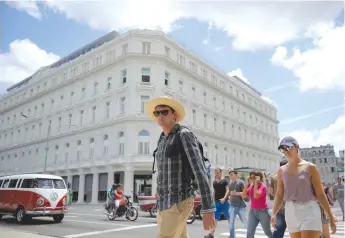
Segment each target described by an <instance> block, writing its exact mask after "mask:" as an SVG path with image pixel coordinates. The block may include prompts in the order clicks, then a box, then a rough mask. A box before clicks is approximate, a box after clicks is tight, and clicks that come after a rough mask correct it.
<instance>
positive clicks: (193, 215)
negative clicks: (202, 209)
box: [150, 202, 196, 224]
mask: <svg viewBox="0 0 345 238" xmlns="http://www.w3.org/2000/svg"><path fill="white" fill-rule="evenodd" d="M157 208H158V202H156V206H154V207H153V208H152V209H151V210H150V215H151V216H152V217H156V216H157V210H158V209H157ZM195 219H196V212H195V210H194V209H193V210H192V212H191V213H190V215H189V218H188V219H187V224H192V223H193V222H194V221H195Z"/></svg>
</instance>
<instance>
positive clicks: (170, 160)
mask: <svg viewBox="0 0 345 238" xmlns="http://www.w3.org/2000/svg"><path fill="white" fill-rule="evenodd" d="M145 112H146V114H147V115H148V116H149V117H150V118H152V119H153V120H155V121H156V122H157V124H158V125H159V126H160V127H161V128H162V130H163V132H162V134H161V136H160V138H159V141H158V148H157V153H156V154H155V158H156V160H157V170H158V174H157V195H156V196H157V202H158V209H159V211H158V214H157V222H158V229H159V237H160V238H163V237H164V238H187V237H188V232H187V219H188V217H189V215H190V213H191V211H192V209H193V205H194V193H193V187H192V185H191V178H192V177H193V176H194V177H195V180H196V183H197V185H198V188H199V192H200V195H201V204H202V212H203V225H204V229H205V230H212V229H214V227H215V218H214V211H215V204H214V199H213V197H212V193H211V187H210V185H209V177H208V173H207V170H206V167H205V165H204V163H203V158H202V155H201V152H200V149H199V145H198V140H197V138H196V137H195V135H194V134H193V133H192V132H191V131H190V130H188V129H187V128H185V127H181V126H180V125H179V124H178V123H179V122H180V121H182V120H183V118H184V116H185V112H184V108H183V106H182V105H181V104H180V103H179V102H178V101H176V100H174V99H172V98H169V97H165V96H164V97H158V98H154V99H152V100H150V101H149V102H147V104H146V105H145ZM178 144H181V146H178ZM186 162H187V163H188V165H190V166H183V165H186V164H185V163H186Z"/></svg>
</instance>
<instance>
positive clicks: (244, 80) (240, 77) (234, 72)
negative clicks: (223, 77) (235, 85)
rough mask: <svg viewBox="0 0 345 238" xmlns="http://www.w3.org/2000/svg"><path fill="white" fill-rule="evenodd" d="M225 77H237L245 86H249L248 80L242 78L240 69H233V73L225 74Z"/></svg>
mask: <svg viewBox="0 0 345 238" xmlns="http://www.w3.org/2000/svg"><path fill="white" fill-rule="evenodd" d="M227 75H228V76H230V77H233V76H237V77H238V78H239V79H241V80H242V81H243V82H245V83H246V84H249V85H250V82H249V80H248V79H247V78H246V77H244V75H243V72H242V69H240V68H237V69H235V70H233V71H231V72H229V73H227Z"/></svg>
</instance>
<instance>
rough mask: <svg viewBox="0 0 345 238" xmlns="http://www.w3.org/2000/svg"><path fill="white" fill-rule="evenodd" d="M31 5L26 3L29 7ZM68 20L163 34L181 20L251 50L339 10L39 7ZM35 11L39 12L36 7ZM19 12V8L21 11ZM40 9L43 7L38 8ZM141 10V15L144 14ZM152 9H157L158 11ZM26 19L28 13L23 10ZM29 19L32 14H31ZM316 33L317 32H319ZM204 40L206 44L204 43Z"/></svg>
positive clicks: (165, 1) (238, 5) (325, 5)
mask: <svg viewBox="0 0 345 238" xmlns="http://www.w3.org/2000/svg"><path fill="white" fill-rule="evenodd" d="M34 3H35V1H31V4H34ZM40 4H42V5H44V6H46V7H48V9H51V10H53V11H56V12H59V13H62V14H64V15H65V16H66V18H68V19H73V20H76V21H78V22H81V23H86V24H88V25H89V26H90V27H92V28H94V29H99V30H107V31H109V30H114V29H115V30H118V31H119V30H125V29H128V28H136V27H137V28H155V29H156V28H157V27H158V26H159V27H161V28H162V29H164V30H165V31H170V30H171V29H172V24H173V23H174V22H175V21H176V20H177V19H180V18H196V19H198V20H200V21H203V22H208V23H209V27H212V28H217V29H219V30H224V31H225V32H226V33H227V34H228V35H229V37H231V38H233V41H232V44H233V47H234V48H236V49H239V50H255V49H259V48H265V47H272V46H278V45H281V44H284V43H286V42H288V41H290V40H293V39H296V38H299V37H306V36H308V34H305V32H306V31H307V32H316V31H315V30H313V29H315V28H316V27H315V26H316V25H322V24H323V25H325V24H326V23H327V22H329V21H331V20H333V19H334V18H335V16H336V15H337V14H338V13H339V12H340V10H341V9H342V7H343V6H342V3H341V2H315V1H314V2H307V1H306V2H294V1H293V2H273V1H271V2H270V1H267V2H257V1H251V2H231V1H216V2H214V1H212V2H210V1H204V2H203V1H201V2H200V1H198V2H196V1H188V2H187V1H173V0H147V1H138V0H126V1H102V2H101V3H100V2H99V1H86V2H85V1H83V2H81V1H58V0H49V1H44V2H40ZM36 6H38V5H37V4H36ZM22 9H23V8H22ZM40 9H41V11H42V9H45V8H43V7H41V8H40ZM143 9H145V10H143ZM156 9H159V11H157V10H156ZM27 11H28V13H29V14H30V8H27ZM31 15H32V13H31ZM318 29H319V28H318ZM208 42H209V39H206V40H205V43H208Z"/></svg>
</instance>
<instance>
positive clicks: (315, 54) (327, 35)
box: [271, 26, 345, 91]
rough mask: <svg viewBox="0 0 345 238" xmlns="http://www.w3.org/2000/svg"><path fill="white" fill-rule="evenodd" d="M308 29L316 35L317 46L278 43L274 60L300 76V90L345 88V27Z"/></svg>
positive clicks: (272, 60)
mask: <svg viewBox="0 0 345 238" xmlns="http://www.w3.org/2000/svg"><path fill="white" fill-rule="evenodd" d="M313 32H314V33H308V34H310V35H314V36H316V38H315V40H314V47H313V48H311V49H308V50H305V51H301V50H300V49H298V48H295V49H293V54H292V55H291V56H290V57H289V56H288V49H287V48H286V47H284V46H279V47H278V48H277V49H276V51H275V53H274V54H273V55H272V58H271V62H272V63H273V64H275V65H281V66H283V67H284V68H286V69H288V70H291V71H292V72H293V74H294V75H295V76H296V77H297V78H299V88H300V90H301V91H307V90H311V89H322V90H325V89H340V90H344V91H345V67H344V55H345V44H344V42H345V28H344V27H333V28H330V27H325V26H320V28H318V29H314V30H313Z"/></svg>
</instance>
